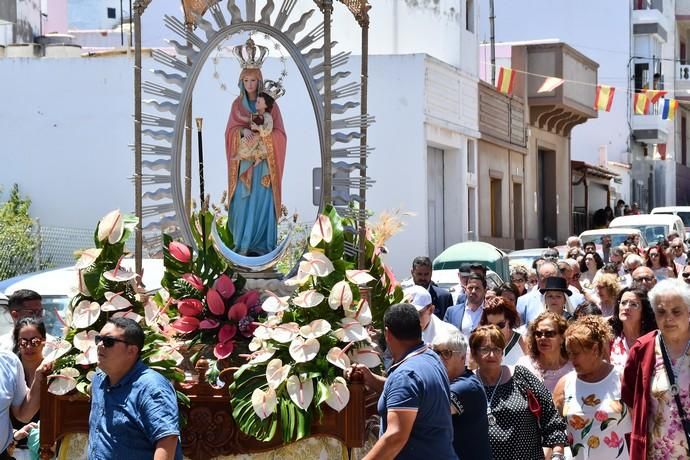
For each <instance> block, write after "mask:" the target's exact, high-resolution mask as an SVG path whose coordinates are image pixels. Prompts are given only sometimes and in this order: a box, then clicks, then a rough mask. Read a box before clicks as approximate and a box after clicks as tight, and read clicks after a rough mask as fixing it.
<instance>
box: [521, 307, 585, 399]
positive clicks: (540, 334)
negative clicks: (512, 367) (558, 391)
mask: <svg viewBox="0 0 690 460" xmlns="http://www.w3.org/2000/svg"><path fill="white" fill-rule="evenodd" d="M566 329H568V323H567V322H566V320H565V319H564V318H563V316H562V315H557V314H556V313H553V312H550V311H546V312H544V313H542V314H540V315H539V316H537V317H536V319H535V320H534V321H532V322H531V323H530V325H529V327H528V328H527V349H528V352H529V353H528V354H527V355H526V356H523V357H522V358H520V359H519V360H518V362H517V364H519V365H522V366H525V367H526V368H527V369H529V370H530V371H531V372H532V373H533V374H534V375H536V376H537V377H538V378H539V380H541V381H543V382H544V385H545V386H546V388H548V389H549V391H550V392H552V393H553V390H554V388H555V387H556V383H558V380H559V379H560V378H561V377H562V376H564V375H565V374H567V373H568V372H570V371H571V370H573V366H571V364H570V362H569V361H568V355H567V353H566V351H565V331H566Z"/></svg>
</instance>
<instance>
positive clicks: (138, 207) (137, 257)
mask: <svg viewBox="0 0 690 460" xmlns="http://www.w3.org/2000/svg"><path fill="white" fill-rule="evenodd" d="M149 3H151V0H136V1H135V2H134V213H135V214H136V216H137V220H138V221H137V226H136V231H135V232H134V235H135V238H134V267H135V271H136V272H137V273H139V274H140V275H141V274H142V264H141V258H142V251H143V244H142V242H143V240H142V238H143V235H142V219H143V214H142V196H141V195H142V184H141V170H142V167H141V15H142V14H144V11H145V10H146V7H147V6H149Z"/></svg>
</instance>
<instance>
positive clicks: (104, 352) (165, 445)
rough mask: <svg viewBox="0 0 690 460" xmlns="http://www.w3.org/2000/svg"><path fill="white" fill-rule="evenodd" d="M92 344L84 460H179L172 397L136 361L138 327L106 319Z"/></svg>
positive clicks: (162, 381)
mask: <svg viewBox="0 0 690 460" xmlns="http://www.w3.org/2000/svg"><path fill="white" fill-rule="evenodd" d="M95 341H96V346H97V347H98V368H99V369H100V371H99V372H97V373H96V376H95V377H94V378H93V381H92V384H91V413H90V415H89V449H88V452H89V456H88V458H89V460H110V459H114V458H122V459H127V460H136V459H142V460H143V459H154V460H164V459H165V460H172V459H175V460H181V459H182V448H181V447H180V442H179V435H180V428H179V413H178V408H177V395H176V393H175V389H174V388H173V386H172V385H171V383H170V382H169V381H168V380H167V379H166V378H165V377H163V376H162V375H160V374H159V373H158V372H156V371H154V370H152V369H150V368H148V367H147V366H146V365H145V364H144V363H143V362H142V361H141V360H140V355H141V350H142V348H143V347H144V331H143V330H142V328H141V326H139V324H138V323H137V322H136V321H133V320H131V319H129V318H111V319H109V320H108V322H107V323H106V324H105V326H103V328H102V329H101V332H100V334H99V335H97V336H96V337H95Z"/></svg>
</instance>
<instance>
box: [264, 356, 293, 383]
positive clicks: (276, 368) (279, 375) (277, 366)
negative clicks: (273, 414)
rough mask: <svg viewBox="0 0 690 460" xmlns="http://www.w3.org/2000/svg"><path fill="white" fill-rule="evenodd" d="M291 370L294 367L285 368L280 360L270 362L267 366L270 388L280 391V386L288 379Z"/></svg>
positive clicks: (287, 365) (267, 378) (267, 379)
mask: <svg viewBox="0 0 690 460" xmlns="http://www.w3.org/2000/svg"><path fill="white" fill-rule="evenodd" d="M290 369H292V366H290V365H289V364H286V365H284V366H283V361H282V360H280V359H278V358H276V359H272V360H270V361H269V362H268V365H267V366H266V381H267V382H268V386H269V387H271V388H273V389H274V390H276V389H278V387H279V386H280V384H281V383H283V382H284V381H285V380H286V379H287V378H288V375H289V374H290Z"/></svg>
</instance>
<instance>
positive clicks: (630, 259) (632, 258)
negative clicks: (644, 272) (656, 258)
mask: <svg viewBox="0 0 690 460" xmlns="http://www.w3.org/2000/svg"><path fill="white" fill-rule="evenodd" d="M634 263H637V265H638V266H640V265H642V264H643V263H644V261H643V260H642V257H640V256H638V255H637V254H628V256H627V257H626V258H625V261H624V262H623V265H625V268H628V267H630V264H634Z"/></svg>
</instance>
